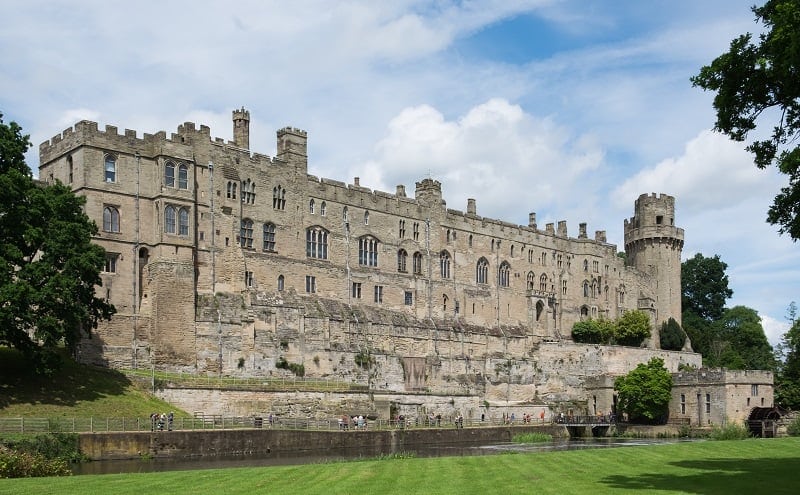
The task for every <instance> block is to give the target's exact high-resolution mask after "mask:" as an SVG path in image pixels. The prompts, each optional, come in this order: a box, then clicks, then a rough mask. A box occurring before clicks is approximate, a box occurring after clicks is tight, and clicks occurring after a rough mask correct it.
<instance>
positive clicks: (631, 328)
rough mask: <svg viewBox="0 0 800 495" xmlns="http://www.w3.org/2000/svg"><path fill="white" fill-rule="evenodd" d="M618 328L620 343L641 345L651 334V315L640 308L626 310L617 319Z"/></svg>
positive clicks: (618, 340) (617, 334)
mask: <svg viewBox="0 0 800 495" xmlns="http://www.w3.org/2000/svg"><path fill="white" fill-rule="evenodd" d="M616 330H617V331H616V339H617V342H618V343H619V344H620V345H628V346H633V347H639V346H640V345H642V342H644V339H646V338H648V337H649V336H650V317H649V316H647V313H645V312H643V311H639V310H632V311H625V312H624V313H623V314H622V316H620V318H619V320H617V328H616Z"/></svg>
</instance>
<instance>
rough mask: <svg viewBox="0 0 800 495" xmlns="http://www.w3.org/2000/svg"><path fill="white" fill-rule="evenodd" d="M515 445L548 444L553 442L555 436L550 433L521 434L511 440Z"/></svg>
mask: <svg viewBox="0 0 800 495" xmlns="http://www.w3.org/2000/svg"><path fill="white" fill-rule="evenodd" d="M511 441H512V442H514V443H547V442H552V441H553V435H550V434H548V433H539V432H536V431H534V432H530V433H520V434H519V435H514V437H513V438H511Z"/></svg>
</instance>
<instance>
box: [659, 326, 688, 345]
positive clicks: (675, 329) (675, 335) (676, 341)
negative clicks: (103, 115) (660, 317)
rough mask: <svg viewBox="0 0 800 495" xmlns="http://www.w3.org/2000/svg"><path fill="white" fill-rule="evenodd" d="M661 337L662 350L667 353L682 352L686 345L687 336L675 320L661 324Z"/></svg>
mask: <svg viewBox="0 0 800 495" xmlns="http://www.w3.org/2000/svg"><path fill="white" fill-rule="evenodd" d="M660 336H661V348H662V349H664V350H667V351H680V350H681V349H683V344H685V343H686V334H685V333H684V331H683V329H682V328H681V326H680V325H679V324H678V322H677V321H675V318H670V319H669V320H667V321H665V322H664V323H662V324H661V334H660Z"/></svg>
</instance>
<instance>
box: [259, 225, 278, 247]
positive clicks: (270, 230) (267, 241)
mask: <svg viewBox="0 0 800 495" xmlns="http://www.w3.org/2000/svg"><path fill="white" fill-rule="evenodd" d="M262 249H263V250H264V251H275V224H274V223H265V224H264V247H263V248H262Z"/></svg>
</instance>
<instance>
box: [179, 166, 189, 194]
mask: <svg viewBox="0 0 800 495" xmlns="http://www.w3.org/2000/svg"><path fill="white" fill-rule="evenodd" d="M178 189H189V167H187V166H186V165H184V164H180V165H178Z"/></svg>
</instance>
